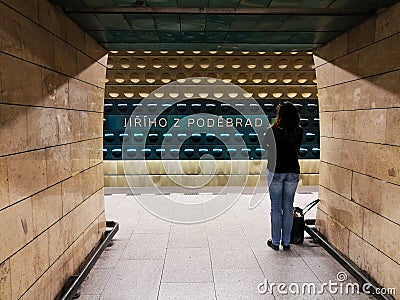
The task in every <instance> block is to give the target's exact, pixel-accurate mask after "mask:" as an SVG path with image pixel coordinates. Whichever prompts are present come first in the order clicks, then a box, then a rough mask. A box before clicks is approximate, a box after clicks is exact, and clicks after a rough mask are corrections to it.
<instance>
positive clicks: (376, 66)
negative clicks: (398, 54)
mask: <svg viewBox="0 0 400 300" xmlns="http://www.w3.org/2000/svg"><path fill="white" fill-rule="evenodd" d="M378 19H379V17H378ZM390 47H391V40H390V39H384V40H381V41H379V42H377V43H374V44H372V45H370V46H368V47H365V48H363V49H360V50H359V66H358V71H359V75H360V77H364V76H371V75H376V74H380V73H383V72H387V71H389V70H390V54H389V55H382V53H390ZM371 57H373V58H374V63H371Z"/></svg>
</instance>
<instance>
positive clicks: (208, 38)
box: [51, 0, 400, 51]
mask: <svg viewBox="0 0 400 300" xmlns="http://www.w3.org/2000/svg"><path fill="white" fill-rule="evenodd" d="M51 2H52V3H53V4H55V5H59V6H61V7H62V9H63V10H64V12H65V13H66V14H67V15H68V16H69V17H70V18H71V19H72V20H74V21H75V22H76V23H77V24H78V25H79V26H80V27H81V28H83V29H84V30H85V31H86V32H88V33H89V34H90V35H91V36H93V37H94V38H95V39H96V40H97V41H98V42H99V43H100V44H101V45H102V46H103V47H104V48H106V49H108V50H240V51H312V50H314V49H316V48H318V47H320V46H322V45H324V44H325V43H327V42H329V41H330V40H332V39H334V38H335V37H336V36H338V35H340V34H341V33H342V32H344V31H346V30H348V29H349V28H351V27H353V26H355V25H357V24H359V23H361V22H362V21H364V20H366V19H368V18H370V17H371V16H372V15H374V14H376V12H377V11H378V10H380V9H382V8H385V7H388V6H390V5H392V4H394V3H395V2H400V0H397V1H395V0H51Z"/></svg>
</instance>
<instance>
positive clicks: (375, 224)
mask: <svg viewBox="0 0 400 300" xmlns="http://www.w3.org/2000/svg"><path fill="white" fill-rule="evenodd" d="M392 192H394V191H392ZM318 196H319V199H320V200H321V204H319V210H321V211H322V212H324V214H326V215H327V216H328V217H329V218H330V219H333V220H334V221H335V222H336V223H338V224H339V225H340V226H343V227H345V228H347V229H348V230H349V231H350V232H352V233H354V234H356V235H358V236H359V237H362V238H363V240H365V241H366V242H368V243H369V244H370V245H372V246H374V247H375V248H377V249H379V250H380V251H381V252H383V253H384V254H386V255H387V256H389V257H390V258H391V259H393V260H394V261H396V262H397V263H399V262H400V254H399V252H398V247H399V246H400V245H399V243H400V242H399V239H398V237H399V236H400V225H399V224H398V223H396V222H398V221H399V216H400V215H399V210H398V205H396V206H394V205H393V207H391V209H392V210H394V211H395V213H394V214H396V211H397V216H395V221H391V220H388V219H387V218H386V217H384V216H382V215H379V214H378V213H375V212H374V211H372V210H371V209H370V208H368V207H367V208H366V207H365V206H363V205H360V203H357V202H355V201H354V200H349V199H347V198H344V197H342V196H340V195H338V194H336V193H335V192H333V191H331V190H329V189H327V188H325V187H323V186H320V189H319V195H318ZM369 199H370V200H371V201H373V202H375V203H379V202H381V201H382V200H381V199H380V198H378V199H377V198H373V199H371V198H369ZM364 201H365V200H364ZM391 204H392V203H386V205H387V206H391ZM371 205H373V204H371V203H370V204H369V206H371ZM321 221H323V220H321ZM325 225H328V226H329V224H325ZM320 226H322V224H320ZM324 230H325V232H326V233H327V234H328V235H329V234H332V233H330V232H329V231H330V230H331V229H329V227H328V228H324ZM332 230H333V229H332ZM330 241H331V240H330Z"/></svg>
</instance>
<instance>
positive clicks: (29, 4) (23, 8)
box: [2, 0, 38, 22]
mask: <svg viewBox="0 0 400 300" xmlns="http://www.w3.org/2000/svg"><path fill="white" fill-rule="evenodd" d="M2 2H4V3H6V4H8V5H9V6H11V7H12V8H14V9H15V10H17V11H19V12H20V13H21V14H22V15H23V16H26V17H28V18H29V19H31V20H33V21H35V22H37V21H38V5H37V1H36V0H4V1H2Z"/></svg>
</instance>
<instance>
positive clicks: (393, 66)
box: [316, 33, 400, 89]
mask: <svg viewBox="0 0 400 300" xmlns="http://www.w3.org/2000/svg"><path fill="white" fill-rule="evenodd" d="M399 35H400V33H399V34H398V35H395V36H392V37H390V38H387V39H384V40H381V41H379V42H376V43H374V44H371V45H369V46H367V47H365V48H362V49H360V50H357V51H355V52H351V53H349V54H346V55H344V56H342V57H340V58H338V59H336V60H334V61H332V62H326V63H325V64H323V65H320V66H319V67H317V68H316V74H317V86H318V89H323V88H327V87H332V86H335V85H341V84H345V83H349V82H351V81H355V80H359V79H362V78H366V77H370V76H375V75H380V74H382V73H387V72H392V71H395V70H398V69H399V67H400V61H399V55H398V51H397V49H398V44H396V43H397V42H398V41H399ZM382 53H385V55H382ZM371 57H373V58H374V61H373V63H372V62H371ZM320 60H321V59H320ZM317 61H318V60H317ZM365 80H369V79H368V78H366V79H365Z"/></svg>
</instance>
